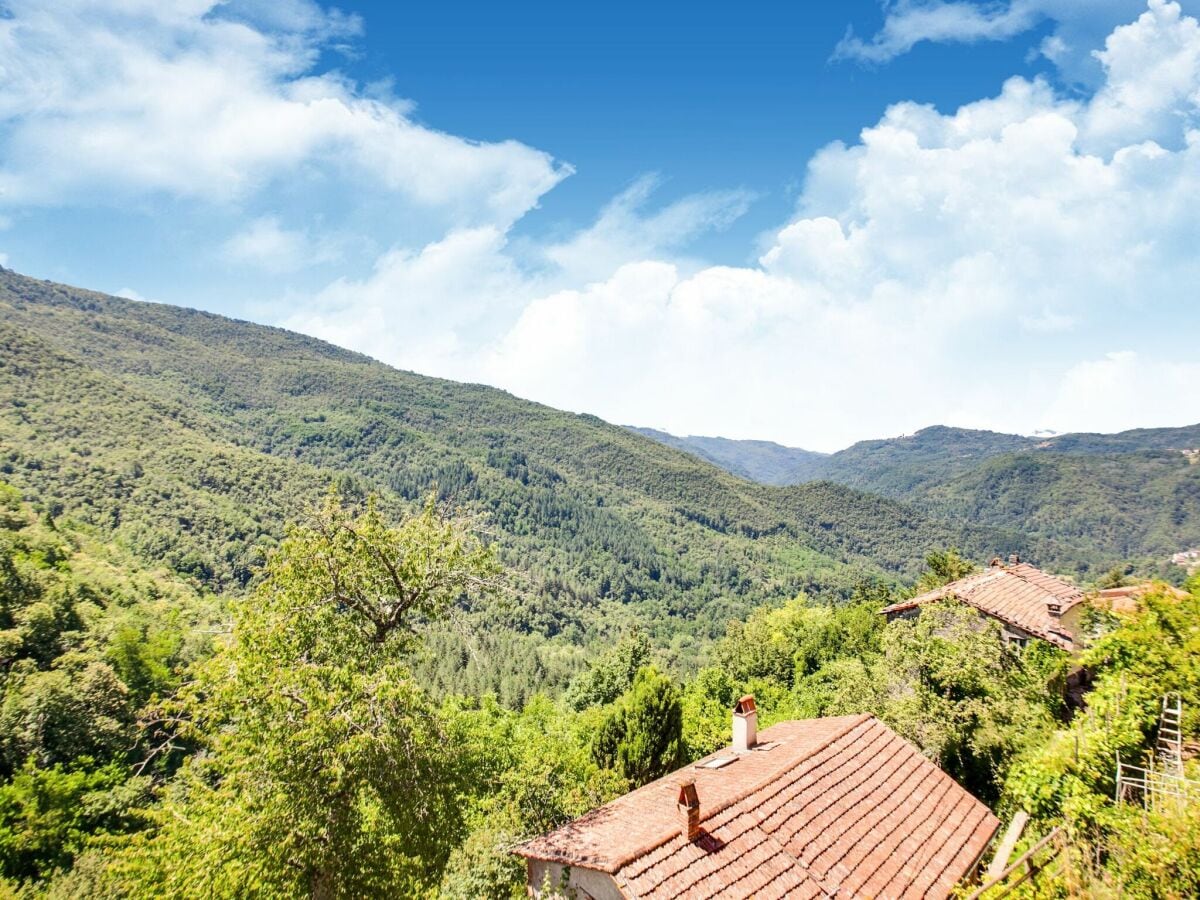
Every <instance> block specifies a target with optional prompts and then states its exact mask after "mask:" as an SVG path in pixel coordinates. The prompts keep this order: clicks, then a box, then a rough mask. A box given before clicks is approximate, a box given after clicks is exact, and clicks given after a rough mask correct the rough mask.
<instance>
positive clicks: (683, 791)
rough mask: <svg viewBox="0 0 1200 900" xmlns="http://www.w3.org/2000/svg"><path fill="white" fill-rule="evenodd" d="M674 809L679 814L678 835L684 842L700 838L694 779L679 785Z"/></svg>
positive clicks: (697, 796) (698, 809)
mask: <svg viewBox="0 0 1200 900" xmlns="http://www.w3.org/2000/svg"><path fill="white" fill-rule="evenodd" d="M675 809H676V810H677V811H678V812H679V833H680V834H682V835H683V837H684V839H685V840H688V841H694V840H695V839H696V838H698V837H699V836H700V797H699V795H698V794H697V793H696V782H695V780H694V779H691V778H689V779H688V780H687V781H682V782H680V783H679V798H678V799H677V800H676V801H675Z"/></svg>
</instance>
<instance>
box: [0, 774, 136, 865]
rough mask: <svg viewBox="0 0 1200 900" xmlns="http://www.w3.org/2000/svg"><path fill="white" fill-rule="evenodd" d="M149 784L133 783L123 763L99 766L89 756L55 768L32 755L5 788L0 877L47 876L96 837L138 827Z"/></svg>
mask: <svg viewBox="0 0 1200 900" xmlns="http://www.w3.org/2000/svg"><path fill="white" fill-rule="evenodd" d="M147 781H148V779H144V778H143V779H132V780H129V778H128V773H127V771H126V769H125V767H124V766H122V765H120V764H118V763H109V764H108V765H105V766H101V767H99V768H94V767H93V762H92V760H91V759H90V758H89V757H86V756H81V757H79V758H77V759H75V760H74V761H73V762H72V765H71V766H70V767H64V766H62V765H55V766H52V767H50V768H39V767H38V765H37V764H36V762H35V761H34V759H33V757H30V758H29V760H28V761H27V762H26V763H25V765H24V766H22V768H21V769H20V770H19V771H18V772H17V774H16V776H15V777H14V778H13V779H12V781H11V782H9V783H8V784H6V785H4V786H3V787H0V875H4V876H5V877H8V878H13V879H21V880H28V879H38V878H45V877H46V876H48V875H50V874H52V873H53V872H54V871H55V870H60V869H64V868H66V867H68V866H70V864H71V862H72V859H73V857H74V854H75V853H76V852H78V851H79V850H80V849H81V848H82V847H83V845H84V844H85V842H86V841H87V840H88V839H89V838H90V837H91V836H93V835H95V834H96V833H98V832H102V831H120V830H125V829H128V828H130V827H133V826H134V825H135V824H136V814H135V807H136V806H137V805H138V804H139V803H142V802H144V800H145V796H144V794H145V791H146V788H147Z"/></svg>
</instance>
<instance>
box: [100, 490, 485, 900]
mask: <svg viewBox="0 0 1200 900" xmlns="http://www.w3.org/2000/svg"><path fill="white" fill-rule="evenodd" d="M494 575H495V564H494V562H493V559H492V556H491V554H490V553H489V552H488V550H487V549H486V548H484V547H483V546H482V545H481V544H480V543H479V542H478V541H477V540H476V539H474V538H473V537H472V536H471V535H470V534H469V533H468V531H467V530H466V529H465V528H463V527H462V526H460V525H459V524H456V523H454V522H452V521H448V520H446V519H445V518H443V517H442V516H441V515H440V514H439V512H438V510H437V509H436V508H435V507H434V505H433V504H432V503H430V504H428V505H427V506H426V507H425V509H424V510H423V511H422V512H421V513H420V514H419V515H417V516H414V517H412V518H410V519H408V520H407V521H405V522H404V523H403V524H401V525H400V526H399V527H395V528H393V527H389V526H388V524H387V523H386V522H385V521H384V520H383V518H382V516H381V515H380V514H379V512H378V511H377V510H376V509H375V508H374V506H373V505H368V506H367V508H366V510H365V511H364V512H362V514H361V515H358V516H353V515H351V514H350V513H348V512H347V511H346V510H344V509H343V508H342V506H341V504H340V503H339V502H338V501H337V500H336V499H335V498H331V499H330V501H329V502H328V503H327V504H326V505H325V507H324V509H323V510H322V512H321V513H320V514H319V515H317V516H315V517H314V518H313V520H312V521H310V522H309V523H307V524H305V525H303V526H301V527H298V528H296V529H294V530H293V531H292V533H291V535H290V536H289V537H288V539H287V540H286V541H285V542H284V543H283V544H282V546H281V547H280V548H279V550H278V551H277V552H276V553H275V554H274V555H273V557H272V558H271V560H270V562H269V564H268V569H267V573H266V578H265V579H264V581H263V582H262V585H261V586H260V588H259V589H258V590H257V591H255V592H254V593H253V594H252V595H251V596H250V597H249V598H248V599H247V600H245V601H244V602H242V603H240V604H239V605H238V607H237V608H236V610H235V613H234V622H233V629H232V633H231V635H230V638H229V640H228V643H227V644H226V645H225V646H223V647H221V648H220V649H219V650H218V652H217V653H216V654H215V655H214V656H213V658H212V659H211V660H210V661H209V662H208V663H206V664H205V665H204V666H203V668H202V669H201V670H200V671H199V672H198V674H197V677H196V679H195V680H194V682H193V683H192V684H191V685H190V687H189V688H188V689H187V690H186V691H185V692H184V693H183V694H182V695H180V696H179V697H178V698H177V699H176V701H175V702H174V703H173V704H171V705H170V706H169V707H168V708H167V709H165V710H164V716H163V718H164V720H166V721H165V723H166V724H167V725H168V726H169V728H168V729H167V731H166V737H167V741H165V742H164V744H163V746H164V748H165V747H168V746H170V742H172V741H173V742H178V741H179V740H186V741H190V742H193V743H195V744H198V745H199V747H200V752H198V753H195V754H194V755H192V756H191V757H190V758H189V759H188V761H187V762H186V764H185V765H184V767H183V769H182V771H181V772H180V773H179V775H178V776H177V777H176V778H175V779H174V780H173V781H172V782H171V784H170V786H169V787H168V788H167V790H166V792H165V794H164V797H163V802H162V803H161V805H160V806H159V807H158V808H157V810H156V811H155V813H154V818H155V822H156V825H157V827H156V828H154V829H152V830H150V831H148V832H147V833H146V834H145V835H144V836H139V837H137V838H134V839H133V840H132V843H131V846H130V847H129V848H128V852H126V853H123V854H120V855H119V856H118V859H117V862H116V865H115V877H116V878H117V880H118V881H119V882H121V887H122V889H123V890H125V891H128V892H130V893H133V894H135V895H150V894H153V895H155V896H185V895H186V896H234V895H236V896H303V895H309V896H312V897H318V898H325V897H351V896H389V895H403V894H409V893H413V892H417V891H420V890H422V889H423V888H424V887H426V886H428V884H429V883H430V881H431V880H432V879H434V878H436V877H437V874H438V868H439V866H440V864H441V862H442V861H443V860H444V859H445V856H446V854H447V853H448V852H449V850H450V848H451V847H452V846H453V845H454V844H455V843H456V842H457V840H459V839H461V837H462V835H463V831H464V827H463V822H462V812H461V810H460V804H459V803H458V802H457V801H456V796H457V793H458V791H457V787H456V786H457V785H458V784H459V783H460V782H461V778H462V776H463V773H462V772H460V771H458V770H457V769H456V767H457V766H458V765H459V762H458V756H457V754H456V753H455V752H454V749H453V748H452V747H448V746H446V745H445V743H444V735H443V732H442V729H441V728H440V727H439V724H438V715H437V710H436V707H435V706H434V704H433V703H431V702H430V700H429V698H427V697H425V696H424V695H423V693H422V691H421V690H420V689H419V688H418V687H417V686H416V685H415V684H414V683H413V680H412V678H411V676H410V674H409V670H408V668H407V666H406V660H407V657H408V656H409V654H410V653H411V651H412V649H413V647H414V644H415V642H416V640H417V629H418V627H419V626H420V624H421V623H422V622H424V621H427V620H430V619H433V618H436V617H439V616H442V615H443V614H445V613H446V611H447V610H448V609H449V608H450V607H451V606H452V605H453V604H454V603H456V602H457V601H458V600H459V599H460V598H462V597H463V596H464V595H468V594H473V593H477V592H480V591H485V590H487V589H488V588H489V586H490V584H491V581H492V579H493V577H494Z"/></svg>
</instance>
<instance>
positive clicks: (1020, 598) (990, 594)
mask: <svg viewBox="0 0 1200 900" xmlns="http://www.w3.org/2000/svg"><path fill="white" fill-rule="evenodd" d="M946 597H954V598H957V599H958V600H961V601H962V602H963V603H968V604H970V605H971V606H974V607H975V608H976V609H979V610H981V611H982V612H985V613H987V614H988V615H991V616H995V617H996V618H997V619H1000V620H1002V621H1004V622H1008V623H1009V624H1010V625H1015V626H1017V627H1018V628H1021V629H1023V630H1024V631H1028V632H1029V633H1030V634H1035V635H1037V636H1038V637H1040V638H1042V639H1043V640H1046V641H1049V642H1050V643H1052V644H1055V645H1057V646H1059V647H1062V648H1064V649H1068V650H1069V649H1071V647H1072V646H1073V644H1074V635H1072V634H1071V633H1070V632H1069V631H1067V630H1066V629H1064V628H1063V626H1062V623H1061V621H1059V618H1058V617H1056V616H1053V615H1051V614H1050V604H1052V603H1056V604H1058V606H1059V607H1060V612H1059V615H1060V616H1061V614H1062V613H1065V612H1066V611H1067V610H1068V609H1070V608H1071V607H1072V606H1075V605H1076V604H1077V603H1080V602H1081V601H1082V600H1083V599H1084V595H1083V592H1082V591H1081V590H1079V588H1077V587H1075V585H1073V584H1068V583H1067V582H1065V581H1062V580H1061V579H1058V578H1055V577H1054V576H1053V575H1047V574H1046V573H1045V572H1043V571H1042V570H1041V569H1038V568H1035V567H1034V566H1031V565H1029V564H1028V563H1022V562H1019V563H1014V564H1012V565H1007V566H1005V565H999V564H997V563H993V564H992V565H991V566H989V567H988V569H987V570H985V571H983V572H980V573H979V574H977V575H968V576H967V577H966V578H961V579H959V580H958V581H952V582H950V584H947V585H944V586H943V587H940V588H938V589H937V590H933V591H930V592H929V593H927V594H921V595H920V596H918V597H913V598H912V599H911V600H904V601H902V602H900V603H893V604H892V605H891V606H889V607H887V608H886V609H884V610H883V613H884V614H889V613H897V612H904V611H905V610H909V609H913V608H914V607H917V606H921V605H922V604H924V603H932V602H934V601H937V600H944V599H945V598H946Z"/></svg>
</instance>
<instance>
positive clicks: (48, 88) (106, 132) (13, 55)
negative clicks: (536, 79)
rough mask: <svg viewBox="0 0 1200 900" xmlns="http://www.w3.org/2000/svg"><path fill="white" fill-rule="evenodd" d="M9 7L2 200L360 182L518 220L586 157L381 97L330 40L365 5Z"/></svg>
mask: <svg viewBox="0 0 1200 900" xmlns="http://www.w3.org/2000/svg"><path fill="white" fill-rule="evenodd" d="M5 7H6V11H7V13H8V15H7V16H5V17H3V18H0V128H2V130H3V139H2V141H0V153H2V159H3V164H2V165H0V205H8V206H20V205H37V204H42V205H54V204H61V203H70V202H78V201H79V199H80V197H85V198H87V199H88V201H89V202H97V201H100V202H103V201H104V200H106V199H112V200H114V201H116V202H124V201H126V200H128V198H129V197H130V196H131V195H132V196H143V195H146V194H154V193H160V194H166V195H169V196H174V197H187V198H193V199H197V200H201V201H204V202H217V203H222V202H224V203H228V202H234V201H240V200H245V199H246V198H247V197H248V196H250V195H252V194H254V192H256V191H259V190H261V189H263V188H264V187H266V186H268V185H271V184H274V183H278V182H280V181H281V180H298V179H303V180H306V181H310V182H314V183H317V184H326V183H327V182H328V181H329V180H331V179H332V180H339V179H343V180H344V179H349V180H351V181H352V182H354V183H356V184H364V183H365V184H367V185H369V186H371V187H373V188H374V189H376V190H381V191H385V192H390V193H391V194H392V195H394V196H395V197H396V198H398V199H399V200H403V201H405V202H408V203H411V204H413V205H414V206H415V207H417V208H419V209H424V210H426V211H436V212H437V213H439V214H440V215H442V216H444V217H445V219H446V220H447V221H449V222H452V223H456V224H459V225H477V224H484V223H493V224H494V223H498V224H501V225H507V224H509V223H511V222H512V221H514V220H515V219H517V218H519V217H520V216H521V215H523V214H524V213H525V212H527V211H528V210H529V209H531V208H532V207H533V206H534V205H535V204H536V203H537V200H538V198H539V197H540V196H541V195H542V194H544V193H545V192H546V191H547V190H549V189H550V188H552V187H553V186H554V185H555V184H557V183H558V182H559V181H560V180H561V179H562V178H563V177H564V176H565V175H566V174H568V173H569V168H568V167H566V166H563V165H561V164H557V163H556V162H555V161H554V160H553V159H551V158H550V157H549V156H548V155H547V154H545V153H543V152H540V151H537V150H534V149H531V148H529V147H527V146H524V145H522V144H519V143H517V142H515V141H506V142H500V143H477V142H472V141H469V140H465V139H463V138H460V137H457V136H454V135H449V134H446V133H443V132H439V131H436V130H433V129H431V128H428V127H425V126H423V125H420V124H418V123H416V122H415V121H414V120H413V118H412V107H411V104H409V103H407V102H405V101H403V100H400V99H398V98H391V97H382V98H381V97H379V96H367V95H366V93H364V91H362V90H360V89H359V87H358V86H357V85H355V84H354V83H352V82H350V81H349V80H347V79H346V78H344V77H343V76H341V75H339V74H338V73H337V72H336V71H324V72H319V73H318V72H316V71H314V66H315V65H316V63H317V61H318V59H319V54H320V52H321V50H322V49H324V48H327V47H328V46H330V44H331V42H336V41H339V40H343V39H345V38H347V37H350V36H352V35H353V34H354V33H355V32H356V31H357V29H358V27H359V23H358V21H357V20H356V19H353V18H351V17H347V16H344V15H342V14H340V13H336V12H326V11H324V10H322V9H321V8H320V7H317V6H316V5H315V4H312V3H309V2H303V0H288V2H286V3H281V4H268V3H261V2H257V0H253V2H252V0H240V2H233V3H229V4H222V3H218V2H216V0H184V2H175V3H157V2H150V0H107V2H99V3H97V2H94V0H63V2H60V3H55V4H45V3H42V2H38V0H8V2H7V3H6V4H5Z"/></svg>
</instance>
